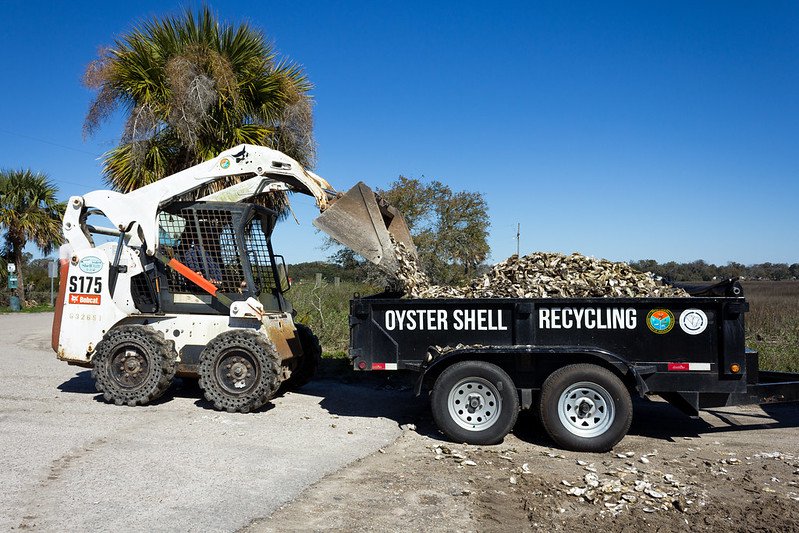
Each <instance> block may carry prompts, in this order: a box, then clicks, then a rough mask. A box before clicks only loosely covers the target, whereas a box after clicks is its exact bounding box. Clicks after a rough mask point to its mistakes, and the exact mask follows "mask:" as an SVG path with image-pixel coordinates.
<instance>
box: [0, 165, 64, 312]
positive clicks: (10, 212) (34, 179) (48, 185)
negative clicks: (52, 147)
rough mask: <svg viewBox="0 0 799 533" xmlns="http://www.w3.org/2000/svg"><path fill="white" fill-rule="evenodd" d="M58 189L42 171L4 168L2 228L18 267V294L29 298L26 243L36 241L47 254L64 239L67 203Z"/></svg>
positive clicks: (0, 176) (0, 191)
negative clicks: (63, 218) (25, 275)
mask: <svg viewBox="0 0 799 533" xmlns="http://www.w3.org/2000/svg"><path fill="white" fill-rule="evenodd" d="M56 194H58V188H57V187H56V186H55V185H54V184H53V183H52V182H51V181H50V180H49V179H48V178H47V176H46V175H44V174H41V173H33V172H31V171H30V170H2V171H0V230H2V231H4V232H5V244H6V246H7V248H8V249H9V252H10V254H9V255H10V256H11V258H12V260H13V261H14V264H15V265H16V267H17V279H18V284H17V296H19V298H20V301H24V300H25V280H24V279H23V272H22V265H23V264H24V261H23V256H22V254H23V251H24V249H25V245H26V244H27V243H28V242H29V241H30V242H33V243H34V244H35V245H36V246H37V247H38V248H39V249H40V250H41V251H42V252H43V253H44V254H45V255H46V254H49V253H50V252H51V251H52V250H53V247H55V246H56V245H57V244H59V243H60V242H61V218H62V215H63V213H64V204H63V203H59V202H58V200H57V199H56Z"/></svg>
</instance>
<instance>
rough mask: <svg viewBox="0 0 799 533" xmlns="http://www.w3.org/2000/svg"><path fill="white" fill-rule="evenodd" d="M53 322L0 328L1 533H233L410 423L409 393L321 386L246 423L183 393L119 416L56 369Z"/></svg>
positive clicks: (81, 382)
mask: <svg viewBox="0 0 799 533" xmlns="http://www.w3.org/2000/svg"><path fill="white" fill-rule="evenodd" d="M51 321H52V314H15V315H0V339H2V340H0V376H2V390H0V427H1V428H2V431H0V447H2V449H3V454H2V456H0V486H2V487H3V497H2V498H0V531H9V530H16V529H23V530H36V531H87V530H94V531H177V530H180V531H235V530H237V529H240V528H242V527H245V526H247V525H248V524H250V523H251V522H253V521H254V520H256V519H258V518H260V517H266V516H269V515H270V514H271V513H272V512H273V511H274V510H275V509H276V508H278V507H279V506H281V505H282V504H284V503H286V502H288V501H290V500H291V499H293V498H294V497H295V496H297V495H298V494H300V492H302V491H303V490H304V489H305V488H306V487H308V486H309V485H311V484H313V483H314V482H316V481H317V480H319V479H320V478H322V477H323V476H324V475H326V474H328V473H330V472H333V471H336V470H338V469H340V468H341V467H342V466H344V465H346V464H348V463H350V462H352V461H354V460H356V459H358V458H360V457H363V456H367V455H369V454H371V453H373V452H375V451H376V450H377V449H378V448H381V447H383V446H386V445H388V444H389V443H391V442H393V441H394V440H395V439H396V437H397V436H398V435H399V433H400V429H399V425H400V424H401V423H402V422H403V419H407V418H408V417H413V416H414V410H417V411H418V409H419V407H418V405H419V404H418V402H413V401H408V400H410V399H411V395H410V394H409V393H408V391H401V392H398V391H391V390H381V389H379V388H377V387H374V386H363V385H361V386H355V385H347V384H342V383H339V382H335V381H331V380H322V381H317V382H313V383H311V384H309V385H307V386H306V387H305V388H303V389H302V392H300V393H286V394H285V395H284V396H282V397H278V398H276V399H275V400H273V402H272V403H271V404H268V405H267V406H266V407H265V408H264V409H262V410H261V411H260V412H258V413H254V414H248V415H241V414H228V413H220V412H218V411H214V410H212V409H211V408H210V405H209V404H208V403H207V402H206V401H204V400H203V399H202V393H201V391H200V390H199V389H198V388H197V386H196V384H193V383H191V382H184V383H183V384H182V385H181V384H180V383H178V384H177V385H176V386H173V388H172V389H171V390H170V391H169V392H168V393H167V395H166V396H165V397H164V398H162V399H160V400H159V401H158V402H157V403H156V404H155V405H151V406H147V407H137V408H130V407H117V406H114V405H109V404H106V403H103V402H102V401H100V396H99V395H98V394H97V393H96V391H95V389H94V384H93V382H92V380H91V377H90V372H89V371H88V370H87V369H83V368H79V367H74V366H68V365H67V364H65V363H63V362H60V361H57V360H56V358H55V355H54V353H53V352H52V350H51V349H50V347H49V341H50V323H51ZM406 421H407V420H406Z"/></svg>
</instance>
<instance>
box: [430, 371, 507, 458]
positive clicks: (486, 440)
mask: <svg viewBox="0 0 799 533" xmlns="http://www.w3.org/2000/svg"><path fill="white" fill-rule="evenodd" d="M430 403H431V409H432V411H433V419H434V420H435V422H436V425H438V427H439V429H440V430H441V431H443V432H444V434H445V435H446V436H447V437H449V438H450V439H452V440H453V441H455V442H466V443H469V444H497V443H499V442H502V439H504V438H505V435H507V434H508V433H509V432H510V430H511V429H513V426H514V424H516V417H517V416H518V415H519V395H518V394H517V392H516V387H515V386H514V384H513V380H512V379H511V378H510V376H508V374H507V373H506V372H505V371H504V370H502V369H501V368H500V367H498V366H497V365H494V364H491V363H486V362H484V361H462V362H460V363H455V364H454V365H452V366H450V367H449V368H447V369H446V370H444V371H443V372H442V373H441V375H440V376H438V379H436V382H435V385H434V386H433V393H432V395H431V398H430Z"/></svg>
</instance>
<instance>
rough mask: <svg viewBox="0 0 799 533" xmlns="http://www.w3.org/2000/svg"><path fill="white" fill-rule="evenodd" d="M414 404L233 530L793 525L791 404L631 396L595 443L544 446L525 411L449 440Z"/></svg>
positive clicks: (797, 431)
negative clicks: (359, 451) (382, 440)
mask: <svg viewBox="0 0 799 533" xmlns="http://www.w3.org/2000/svg"><path fill="white" fill-rule="evenodd" d="M420 413H421V414H420V415H419V419H418V420H417V421H416V423H415V424H414V425H413V426H411V427H410V428H407V426H405V427H406V431H404V432H403V434H402V435H401V436H400V437H399V439H398V440H397V441H396V442H395V443H394V444H393V445H391V446H388V447H386V448H383V449H381V450H380V451H379V452H378V453H375V454H373V455H371V456H369V457H366V458H364V459H362V460H360V461H358V462H356V463H354V464H352V465H350V466H349V467H347V468H344V469H343V470H340V471H339V472H337V473H334V474H332V475H329V476H327V477H325V478H324V479H322V480H321V481H319V482H318V483H316V484H315V485H314V486H313V487H311V488H310V489H308V490H306V491H305V492H304V493H303V494H302V495H301V496H300V497H299V498H298V499H296V500H294V501H293V502H291V503H290V504H288V505H286V506H284V507H283V508H281V509H279V510H278V511H276V512H275V513H274V514H272V515H271V516H270V517H269V518H267V519H262V520H258V521H256V522H254V523H252V524H251V525H250V526H249V527H247V528H246V529H245V531H247V532H248V533H252V532H264V531H285V530H306V531H307V530H315V531H321V530H331V529H333V530H363V531H400V530H403V531H404V530H408V529H409V528H412V529H414V530H425V531H431V530H435V531H519V530H540V531H594V530H598V529H605V530H608V531H625V532H626V531H630V532H633V531H640V530H641V528H642V527H646V531H647V532H648V533H649V532H671V531H686V530H690V531H720V530H725V531H752V532H755V531H758V532H761V531H799V439H798V438H797V437H799V406H797V405H796V404H793V405H790V404H788V405H772V406H765V407H764V408H760V407H746V408H725V409H719V410H714V411H711V412H705V413H703V414H702V417H701V419H699V420H692V419H690V418H688V417H686V416H685V415H683V414H682V413H679V412H678V411H676V410H675V409H673V408H672V407H671V406H669V405H667V404H665V403H663V402H648V401H647V402H644V401H641V402H637V404H636V408H635V419H634V422H633V427H632V428H631V430H630V434H629V435H628V436H627V437H626V438H625V439H624V440H622V442H621V443H620V444H619V445H617V447H616V448H615V449H614V450H613V451H612V452H609V453H604V454H589V453H575V452H566V451H563V450H558V449H555V448H552V447H550V446H551V445H552V443H551V442H549V441H548V440H547V439H546V437H544V436H543V434H542V431H541V428H540V424H539V422H538V421H537V420H535V418H534V417H531V416H527V417H522V419H520V422H519V424H517V428H516V430H515V432H514V434H513V435H510V436H509V437H508V438H506V439H505V441H504V442H503V443H502V444H501V445H497V446H469V445H463V444H452V443H449V442H447V441H446V440H445V439H444V438H443V436H442V435H441V434H440V433H438V431H437V430H436V429H435V426H434V425H433V423H432V421H431V420H430V418H429V414H428V411H427V410H420ZM414 426H415V427H414Z"/></svg>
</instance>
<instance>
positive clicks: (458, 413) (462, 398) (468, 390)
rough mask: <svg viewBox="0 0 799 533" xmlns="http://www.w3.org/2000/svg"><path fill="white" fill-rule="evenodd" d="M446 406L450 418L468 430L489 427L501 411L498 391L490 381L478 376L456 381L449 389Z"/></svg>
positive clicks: (480, 429) (481, 429)
mask: <svg viewBox="0 0 799 533" xmlns="http://www.w3.org/2000/svg"><path fill="white" fill-rule="evenodd" d="M447 406H448V408H449V415H450V417H452V420H454V421H455V423H456V424H458V425H459V426H460V427H462V428H464V429H467V430H469V431H483V430H486V429H488V428H490V427H491V426H493V425H494V424H495V423H496V421H497V420H498V419H499V415H500V414H501V413H502V399H501V398H500V397H499V391H498V390H497V388H496V387H495V386H494V385H493V384H492V383H491V382H490V381H488V380H486V379H483V378H478V377H469V378H464V379H462V380H460V381H459V382H458V383H456V384H455V386H454V387H452V389H450V391H449V397H448V398H447Z"/></svg>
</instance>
